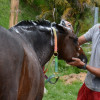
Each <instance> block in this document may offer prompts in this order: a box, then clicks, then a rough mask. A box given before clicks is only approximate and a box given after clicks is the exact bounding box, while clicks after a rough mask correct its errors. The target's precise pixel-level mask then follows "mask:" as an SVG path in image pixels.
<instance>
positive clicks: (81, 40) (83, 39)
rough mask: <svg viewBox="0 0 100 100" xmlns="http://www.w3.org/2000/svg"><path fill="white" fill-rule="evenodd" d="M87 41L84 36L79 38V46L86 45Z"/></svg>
mask: <svg viewBox="0 0 100 100" xmlns="http://www.w3.org/2000/svg"><path fill="white" fill-rule="evenodd" d="M86 42H87V41H86V39H85V37H84V36H83V35H82V36H80V37H79V38H78V43H79V45H82V44H84V43H86Z"/></svg>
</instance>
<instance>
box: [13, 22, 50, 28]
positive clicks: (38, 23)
mask: <svg viewBox="0 0 100 100" xmlns="http://www.w3.org/2000/svg"><path fill="white" fill-rule="evenodd" d="M16 26H27V27H28V26H29V27H30V26H46V27H47V26H51V22H50V21H48V20H38V21H33V20H30V21H28V20H27V21H21V22H19V23H18V24H16V25H15V27H16Z"/></svg>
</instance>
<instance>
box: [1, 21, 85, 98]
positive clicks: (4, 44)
mask: <svg viewBox="0 0 100 100" xmlns="http://www.w3.org/2000/svg"><path fill="white" fill-rule="evenodd" d="M52 27H55V28H56V31H57V36H58V56H59V58H60V59H63V60H65V61H71V57H73V56H74V57H80V58H81V59H84V60H86V57H85V55H84V53H83V52H80V53H79V51H78V45H77V38H76V37H75V36H74V34H72V33H70V32H69V31H68V30H67V29H65V28H64V27H63V26H60V25H57V24H52ZM69 33H70V34H69ZM70 37H71V39H70ZM66 41H67V42H66ZM68 48H70V50H69V49H68ZM53 51H54V36H53V35H52V34H51V23H50V22H48V21H41V22H33V21H31V22H29V21H22V22H20V23H19V24H17V25H15V26H14V27H12V28H11V29H9V30H6V29H4V28H2V27H0V100H42V97H43V89H44V77H43V72H42V68H41V66H43V65H45V63H46V62H47V61H48V60H49V59H50V57H51V56H52V54H53ZM66 51H67V53H66ZM68 51H69V53H68ZM77 53H79V56H77Z"/></svg>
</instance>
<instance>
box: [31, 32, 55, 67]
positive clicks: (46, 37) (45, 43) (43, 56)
mask: <svg viewBox="0 0 100 100" xmlns="http://www.w3.org/2000/svg"><path fill="white" fill-rule="evenodd" d="M33 38H34V37H33ZM36 38H37V39H35V40H33V48H34V49H35V52H36V54H37V57H38V60H39V62H40V64H41V66H44V65H45V64H46V63H47V62H48V61H49V60H50V58H51V56H52V55H53V51H54V46H53V45H51V34H50V33H49V32H48V33H47V32H46V33H45V32H43V33H41V32H40V33H36Z"/></svg>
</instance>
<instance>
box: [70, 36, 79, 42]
mask: <svg viewBox="0 0 100 100" xmlns="http://www.w3.org/2000/svg"><path fill="white" fill-rule="evenodd" d="M69 38H70V39H72V40H73V42H74V43H75V44H77V42H78V38H77V37H73V36H69Z"/></svg>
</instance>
